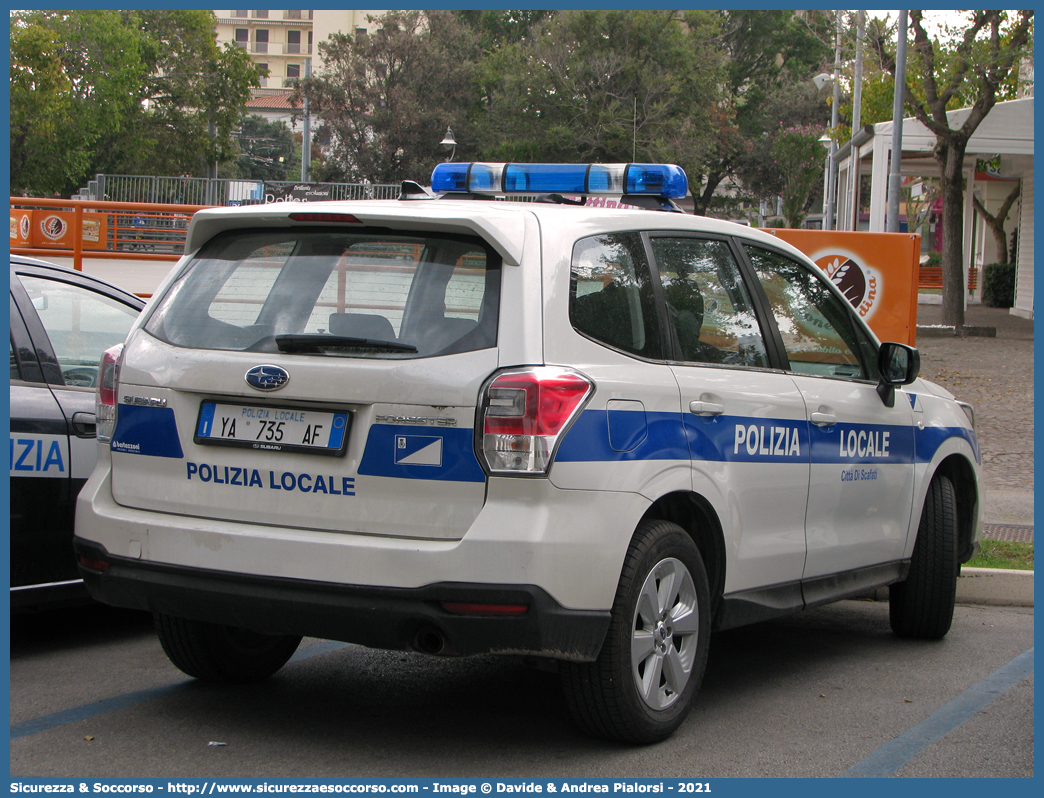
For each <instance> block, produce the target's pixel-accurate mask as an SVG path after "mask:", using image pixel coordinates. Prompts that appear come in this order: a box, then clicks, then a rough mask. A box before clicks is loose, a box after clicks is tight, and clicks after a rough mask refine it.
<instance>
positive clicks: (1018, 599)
mask: <svg viewBox="0 0 1044 798" xmlns="http://www.w3.org/2000/svg"><path fill="white" fill-rule="evenodd" d="M957 603H958V604H994V605H1002V606H1006V607H1032V606H1033V571H1010V570H1007V569H1005V568H963V567H962V568H961V575H960V577H958V579H957Z"/></svg>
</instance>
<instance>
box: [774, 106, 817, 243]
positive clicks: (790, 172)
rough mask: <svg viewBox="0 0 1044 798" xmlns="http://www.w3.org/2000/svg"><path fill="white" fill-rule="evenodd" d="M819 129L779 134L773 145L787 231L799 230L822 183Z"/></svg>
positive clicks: (787, 130)
mask: <svg viewBox="0 0 1044 798" xmlns="http://www.w3.org/2000/svg"><path fill="white" fill-rule="evenodd" d="M822 133H823V131H822V129H821V128H810V127H803V128H802V127H792V128H787V129H785V130H781V131H780V132H779V133H778V134H777V135H776V137H775V140H774V141H773V144H772V157H773V158H774V159H775V163H776V167H777V168H778V169H779V172H780V174H781V176H782V183H783V192H782V196H783V216H784V218H785V219H786V220H787V226H788V227H800V226H801V223H802V222H803V221H804V220H805V216H806V214H807V213H808V204H809V200H810V198H811V197H812V193H813V192H814V191H815V189H816V187H817V185H819V184H820V183H821V182H822V178H823V163H824V159H825V158H826V154H827V153H826V148H825V147H824V146H823V145H822V144H820V143H819V137H820V136H821V135H822Z"/></svg>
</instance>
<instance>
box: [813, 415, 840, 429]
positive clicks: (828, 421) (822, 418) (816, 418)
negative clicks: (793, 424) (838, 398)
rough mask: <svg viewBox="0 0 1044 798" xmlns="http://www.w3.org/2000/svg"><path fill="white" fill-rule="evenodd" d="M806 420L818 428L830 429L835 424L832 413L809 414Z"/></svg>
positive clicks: (835, 419) (834, 417) (835, 417)
mask: <svg viewBox="0 0 1044 798" xmlns="http://www.w3.org/2000/svg"><path fill="white" fill-rule="evenodd" d="M808 420H809V421H811V422H812V423H813V424H815V425H817V426H819V427H832V426H834V425H835V424H836V423H837V416H835V415H834V414H833V413H811V414H810V415H809V417H808Z"/></svg>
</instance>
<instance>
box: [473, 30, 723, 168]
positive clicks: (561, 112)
mask: <svg viewBox="0 0 1044 798" xmlns="http://www.w3.org/2000/svg"><path fill="white" fill-rule="evenodd" d="M694 38H695V34H694V33H693V32H692V26H689V27H686V26H685V25H683V24H682V17H681V15H680V14H678V13H677V12H672V11H589V10H584V11H560V12H557V13H556V14H555V15H554V16H553V17H551V18H549V19H547V20H545V21H544V22H543V23H542V24H540V25H539V26H537V27H535V28H534V29H533V32H532V34H531V35H530V36H528V37H526V38H524V39H523V40H522V41H520V42H518V43H514V44H507V45H504V46H501V47H499V48H497V49H495V50H494V51H493V52H491V53H490V54H489V55H488V57H487V58H486V59H485V60H484V61H483V64H482V65H481V68H480V72H479V76H478V81H479V84H480V86H481V98H482V102H481V106H480V109H479V111H478V116H477V117H476V128H477V130H478V135H479V139H480V143H481V151H482V153H483V157H484V158H487V159H489V160H494V161H500V160H503V161H545V162H547V161H567V162H569V161H573V162H576V161H579V162H584V161H593V162H603V163H605V162H609V163H612V162H627V161H639V162H643V161H673V162H676V163H679V164H680V165H681V166H682V167H684V168H686V169H687V170H691V168H692V167H693V165H695V164H697V163H699V159H700V158H701V156H702V153H703V151H704V150H705V149H706V148H707V147H708V146H709V144H708V142H709V139H710V135H711V131H710V125H709V122H708V119H707V114H706V113H705V111H704V109H705V108H706V107H707V105H708V104H709V102H710V100H711V98H712V96H713V93H714V90H715V78H716V72H715V66H714V65H715V63H716V61H717V56H716V54H715V52H714V51H713V49H712V48H711V47H710V44H709V41H708V39H707V38H706V37H704V38H702V39H701V41H703V42H704V47H703V48H702V49H700V48H697V47H695V46H694V44H693V39H694ZM700 53H703V54H704V56H705V57H704V58H700V57H698V55H699V54H700Z"/></svg>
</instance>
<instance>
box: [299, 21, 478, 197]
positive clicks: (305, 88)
mask: <svg viewBox="0 0 1044 798" xmlns="http://www.w3.org/2000/svg"><path fill="white" fill-rule="evenodd" d="M379 25H380V27H379V29H377V30H375V31H374V32H372V33H370V34H369V35H366V36H358V35H355V34H343V33H340V34H335V35H333V36H331V37H330V39H329V40H328V41H326V42H322V43H320V44H319V48H318V49H319V56H320V58H321V59H322V62H323V69H322V70H321V71H320V72H319V74H317V75H314V76H312V77H311V78H305V79H303V80H302V81H301V82H300V88H299V91H298V94H299V96H301V95H303V96H306V97H308V101H309V108H310V112H311V113H312V114H313V116H315V117H317V118H318V119H319V120H321V122H322V125H323V128H324V129H325V130H324V133H323V135H324V136H328V137H329V144H328V145H325V146H324V147H323V159H324V171H323V175H322V176H323V177H324V178H325V179H341V180H347V181H349V182H358V181H362V180H369V181H371V182H374V183H393V182H396V181H399V180H403V179H406V178H408V179H413V180H421V181H424V180H426V179H427V176H428V175H430V174H431V170H432V168H433V167H434V166H435V164H436V163H438V162H439V161H441V160H443V159H444V158H445V153H444V152H443V151H442V149H441V148H440V147H439V142H440V141H441V140H442V138H443V135H444V134H445V132H446V127H447V126H451V127H452V128H453V130H454V132H455V135H456V138H457V140H458V141H460V142H461V145H460V146H459V147H458V148H457V155H458V156H467V155H469V154H473V153H474V151H475V144H474V139H473V137H472V136H471V135H470V132H469V128H468V119H469V112H470V110H471V107H472V106H473V105H474V96H475V94H474V85H473V83H472V75H473V72H474V69H475V64H476V62H477V60H478V57H479V49H478V45H477V38H476V35H475V33H474V32H473V31H472V30H471V28H469V27H467V26H465V25H464V24H463V23H461V22H460V21H459V20H458V19H457V17H456V16H455V15H454V14H452V13H451V12H448V11H428V12H425V13H423V14H422V13H421V12H418V11H391V12H389V13H387V14H385V15H384V16H382V17H381V18H380V20H379Z"/></svg>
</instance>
